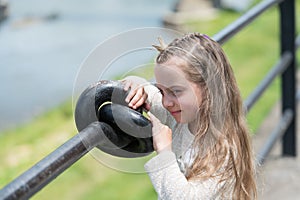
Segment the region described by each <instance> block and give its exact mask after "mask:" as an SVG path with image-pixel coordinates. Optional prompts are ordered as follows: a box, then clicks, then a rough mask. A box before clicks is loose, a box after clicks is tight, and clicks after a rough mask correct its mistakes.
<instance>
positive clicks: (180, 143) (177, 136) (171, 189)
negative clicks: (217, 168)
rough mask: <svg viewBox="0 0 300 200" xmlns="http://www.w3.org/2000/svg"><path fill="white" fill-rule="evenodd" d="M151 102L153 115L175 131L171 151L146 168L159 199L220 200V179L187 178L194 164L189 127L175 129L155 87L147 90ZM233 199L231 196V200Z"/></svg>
mask: <svg viewBox="0 0 300 200" xmlns="http://www.w3.org/2000/svg"><path fill="white" fill-rule="evenodd" d="M145 89H146V92H147V93H148V99H149V100H150V101H151V102H150V103H151V112H152V113H154V114H155V115H156V117H158V118H159V119H160V120H161V122H162V123H164V124H167V125H168V126H169V127H170V128H171V129H172V133H173V135H172V138H173V139H172V151H164V152H161V153H160V154H158V155H156V156H154V157H153V158H152V159H150V160H149V161H148V162H147V163H146V164H145V166H144V167H145V170H146V172H147V173H148V175H149V177H150V179H151V182H152V184H153V186H154V189H155V190H156V192H157V195H158V199H164V200H171V199H172V200H175V199H180V200H183V199H189V200H193V199H221V198H220V195H219V192H218V191H219V189H220V186H221V185H220V184H218V181H219V180H218V179H217V178H211V179H208V180H205V181H195V180H193V181H188V180H187V179H186V177H185V172H186V168H187V167H188V166H190V165H191V163H192V162H193V153H192V152H193V149H192V142H193V139H194V135H193V134H192V133H191V132H190V131H189V129H188V126H187V124H180V125H178V124H177V125H176V123H175V120H174V119H173V118H172V117H171V115H170V114H167V113H168V112H167V111H166V110H164V109H163V107H162V105H161V95H159V93H158V90H157V88H155V87H154V86H146V87H145ZM226 199H230V195H229V196H228V198H226Z"/></svg>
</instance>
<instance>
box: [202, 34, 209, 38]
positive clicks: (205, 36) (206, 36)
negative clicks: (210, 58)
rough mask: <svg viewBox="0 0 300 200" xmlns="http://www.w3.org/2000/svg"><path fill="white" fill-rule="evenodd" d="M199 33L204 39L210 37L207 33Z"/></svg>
mask: <svg viewBox="0 0 300 200" xmlns="http://www.w3.org/2000/svg"><path fill="white" fill-rule="evenodd" d="M200 35H201V36H203V37H204V38H206V39H210V37H209V36H208V35H205V34H200Z"/></svg>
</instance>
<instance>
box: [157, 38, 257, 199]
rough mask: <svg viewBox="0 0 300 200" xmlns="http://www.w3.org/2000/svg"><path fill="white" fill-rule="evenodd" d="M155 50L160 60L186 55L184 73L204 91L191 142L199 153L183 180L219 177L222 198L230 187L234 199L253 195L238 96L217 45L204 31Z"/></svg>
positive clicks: (247, 143) (251, 165) (252, 176)
mask: <svg viewBox="0 0 300 200" xmlns="http://www.w3.org/2000/svg"><path fill="white" fill-rule="evenodd" d="M161 44H162V43H161ZM156 48H157V46H156ZM157 49H158V50H159V51H160V54H159V55H158V57H157V58H156V62H157V63H158V64H163V63H166V62H167V61H168V60H169V59H170V58H171V57H173V56H176V57H178V58H181V59H184V60H185V61H186V63H187V64H186V66H184V67H182V71H183V72H184V74H185V76H186V78H187V79H188V80H189V81H191V82H194V83H197V84H199V86H200V87H201V91H202V98H203V99H202V102H201V105H200V108H199V114H198V115H197V117H198V120H197V123H198V124H197V130H198V131H197V132H196V133H195V140H194V147H195V148H194V149H196V150H197V152H198V153H197V156H196V158H195V160H194V162H193V164H192V165H191V167H190V168H189V169H188V174H187V178H188V179H190V180H191V179H197V180H199V179H200V180H206V179H208V178H211V177H217V178H218V180H220V181H219V188H220V194H221V195H220V196H221V197H222V195H223V194H224V195H225V194H226V193H228V192H229V191H233V192H232V194H231V196H232V198H234V199H256V196H257V195H256V183H255V167H254V161H253V155H252V154H253V152H252V147H251V144H250V138H249V131H248V128H247V125H246V120H245V113H244V110H243V103H242V98H241V96H240V92H239V89H238V86H237V83H236V80H235V77H234V73H233V71H232V68H231V65H230V63H229V61H228V59H227V57H226V56H225V53H224V52H223V50H222V48H221V46H220V45H219V44H218V43H217V42H215V41H213V40H212V39H210V38H209V37H208V36H206V35H203V34H199V33H192V34H187V35H185V36H184V37H182V38H180V39H175V40H174V41H173V42H171V43H170V44H169V45H167V46H165V47H160V48H157Z"/></svg>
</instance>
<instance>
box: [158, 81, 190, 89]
mask: <svg viewBox="0 0 300 200" xmlns="http://www.w3.org/2000/svg"><path fill="white" fill-rule="evenodd" d="M154 86H155V87H157V88H158V89H161V87H160V86H161V85H160V84H157V83H155V84H154ZM165 88H166V89H168V90H170V89H173V88H184V86H182V85H171V86H170V87H165Z"/></svg>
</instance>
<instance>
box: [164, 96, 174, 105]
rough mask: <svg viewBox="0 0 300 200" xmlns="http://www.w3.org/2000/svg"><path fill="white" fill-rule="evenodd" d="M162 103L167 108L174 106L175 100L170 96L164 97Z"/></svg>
mask: <svg viewBox="0 0 300 200" xmlns="http://www.w3.org/2000/svg"><path fill="white" fill-rule="evenodd" d="M162 103H163V106H164V107H165V108H167V107H172V106H174V99H173V98H172V97H170V96H169V95H164V96H163V98H162Z"/></svg>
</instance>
